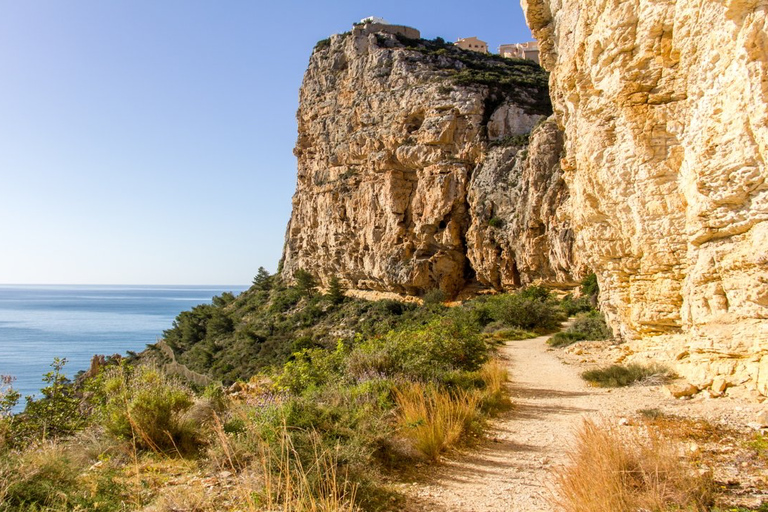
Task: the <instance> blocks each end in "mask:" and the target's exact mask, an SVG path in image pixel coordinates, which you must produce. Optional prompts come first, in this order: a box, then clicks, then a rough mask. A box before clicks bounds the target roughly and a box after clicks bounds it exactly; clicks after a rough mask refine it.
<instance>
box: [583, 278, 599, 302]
mask: <svg viewBox="0 0 768 512" xmlns="http://www.w3.org/2000/svg"><path fill="white" fill-rule="evenodd" d="M581 293H582V294H583V295H584V296H586V297H595V298H596V297H597V296H598V295H599V294H600V287H599V286H598V284H597V275H595V274H594V273H592V274H588V275H587V276H586V277H585V278H584V279H582V281H581Z"/></svg>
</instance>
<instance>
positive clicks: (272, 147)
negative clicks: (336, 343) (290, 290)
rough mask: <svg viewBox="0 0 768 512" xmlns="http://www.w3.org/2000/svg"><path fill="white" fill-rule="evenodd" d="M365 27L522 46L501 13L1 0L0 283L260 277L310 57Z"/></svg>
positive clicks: (411, 5)
mask: <svg viewBox="0 0 768 512" xmlns="http://www.w3.org/2000/svg"><path fill="white" fill-rule="evenodd" d="M367 16H379V17H383V18H385V19H386V20H387V21H389V22H390V23H395V24H401V25H408V26H412V27H415V28H417V29H419V30H420V31H421V34H422V37H425V38H428V39H432V38H435V37H437V36H440V37H443V38H444V39H446V40H447V41H455V40H456V39H457V38H459V37H469V36H478V37H480V38H481V39H483V40H485V41H487V42H488V43H489V48H491V49H492V50H493V51H496V49H497V47H498V45H500V44H504V43H513V42H521V41H528V40H530V37H531V36H530V31H529V30H528V28H527V27H526V26H525V21H524V18H523V14H522V11H521V9H520V6H519V3H517V2H516V0H510V1H507V2H497V3H487V4H477V3H470V2H466V1H464V2H458V1H452V0H441V1H419V2H413V1H398V0H392V1H389V2H369V1H361V0H354V1H352V0H345V1H335V2H317V1H314V2H300V1H291V0H282V1H276V2H262V1H257V0H225V1H216V0H205V1H203V0H110V1H104V0H68V1H66V2H62V1H61V0H23V1H22V0H0V77H2V78H0V284H211V285H213V284H227V285H240V284H248V283H250V281H251V279H252V278H253V276H254V275H255V274H256V271H257V269H258V268H259V267H260V266H263V267H265V268H266V269H267V270H269V271H275V269H276V267H277V263H278V260H279V259H280V255H281V252H282V247H283V242H284V235H285V228H286V226H287V223H288V219H289V217H290V210H291V196H292V195H293V191H294V188H295V185H296V159H295V157H294V156H293V153H292V151H293V146H294V144H295V141H296V115H295V113H296V109H297V108H298V91H299V87H300V85H301V79H302V76H303V74H304V70H305V69H306V66H307V63H308V60H309V56H310V54H311V52H312V48H313V47H314V45H315V43H316V42H317V41H318V40H320V39H324V38H326V37H328V36H329V35H331V34H333V33H338V32H344V31H346V30H349V29H350V28H351V25H352V23H353V22H355V21H358V20H360V19H362V18H364V17H367Z"/></svg>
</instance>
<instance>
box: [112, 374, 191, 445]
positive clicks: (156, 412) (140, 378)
mask: <svg viewBox="0 0 768 512" xmlns="http://www.w3.org/2000/svg"><path fill="white" fill-rule="evenodd" d="M102 392H103V405H102V410H101V412H102V424H103V425H104V427H105V428H106V429H107V431H108V432H109V433H110V434H112V435H113V436H115V437H116V438H118V439H127V440H131V441H133V442H134V443H135V444H136V446H137V447H138V448H142V449H149V450H155V451H169V450H173V451H178V452H181V453H189V452H191V451H194V450H195V449H196V448H197V443H198V434H199V430H198V429H199V427H200V426H199V425H194V424H192V423H191V422H190V421H188V420H187V419H186V418H185V417H184V413H185V412H186V411H187V410H189V409H190V408H191V407H192V405H193V403H194V402H193V395H192V393H191V391H190V390H189V389H187V388H186V387H184V386H182V385H181V384H179V383H178V382H177V381H174V380H172V379H169V378H168V377H167V376H166V375H165V374H163V373H162V372H161V371H160V370H159V369H157V368H155V367H151V366H139V367H138V368H129V367H126V366H124V365H123V366H120V367H117V368H113V369H110V370H108V371H107V373H106V374H105V375H104V376H103V388H102Z"/></svg>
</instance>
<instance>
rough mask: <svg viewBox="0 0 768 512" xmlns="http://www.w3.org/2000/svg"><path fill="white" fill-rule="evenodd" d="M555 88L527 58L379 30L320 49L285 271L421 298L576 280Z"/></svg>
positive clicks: (302, 112) (303, 129) (302, 137)
mask: <svg viewBox="0 0 768 512" xmlns="http://www.w3.org/2000/svg"><path fill="white" fill-rule="evenodd" d="M395 32H396V31H395ZM546 81H547V79H546V74H545V73H544V72H543V71H542V70H541V68H539V67H538V66H537V65H535V64H533V63H530V62H527V61H518V60H509V59H502V58H500V57H496V56H484V55H481V54H477V53H474V52H468V51H464V50H460V49H458V48H455V47H453V46H452V45H446V44H444V43H442V42H441V41H425V40H414V39H408V38H405V37H402V36H400V35H398V34H396V33H385V32H383V31H381V30H371V29H367V28H360V27H357V28H355V30H354V31H353V32H352V33H351V34H342V35H336V36H333V37H332V38H330V40H328V41H323V42H321V43H320V44H318V46H317V47H316V49H315V51H314V52H313V54H312V56H311V58H310V62H309V67H308V69H307V72H306V74H305V77H304V81H303V84H302V87H301V91H300V106H299V111H298V114H297V118H298V130H299V136H298V142H297V144H296V149H295V154H296V156H297V158H298V183H297V188H296V193H295V195H294V198H293V213H292V215H291V220H290V223H289V226H288V231H287V234H286V246H285V252H284V259H283V273H284V275H285V276H287V277H288V278H290V277H291V276H292V275H293V273H294V272H295V271H296V270H297V269H299V268H303V269H306V270H308V271H310V272H311V273H313V274H314V275H315V276H317V277H318V278H319V279H320V280H321V281H323V282H325V283H327V281H328V279H330V277H331V276H337V277H339V278H340V279H341V280H342V281H343V282H344V284H345V285H346V286H348V287H350V288H352V289H356V290H378V291H387V292H397V293H402V294H410V295H420V294H422V293H424V292H425V291H428V290H430V289H433V288H440V289H442V290H443V291H444V292H446V293H447V294H448V295H455V294H456V293H458V292H460V291H461V290H462V289H464V288H466V287H467V286H474V287H482V286H486V287H493V288H497V289H503V288H508V287H513V286H516V285H519V284H521V283H522V284H524V283H528V282H531V281H533V280H536V279H539V280H543V281H566V282H568V281H573V279H574V276H573V269H577V272H578V271H579V270H578V269H580V267H579V265H577V264H574V262H573V261H572V251H571V246H572V241H573V236H572V234H571V233H572V232H571V229H570V225H569V221H568V219H567V217H566V216H564V215H563V207H562V205H563V204H564V203H565V202H566V201H567V198H568V191H567V189H566V187H565V184H564V182H563V180H562V178H561V171H560V168H559V161H558V158H559V154H560V150H561V147H562V134H561V133H560V132H559V130H558V129H557V128H556V126H555V124H554V123H552V122H544V120H545V118H546V117H547V116H548V115H549V114H550V112H551V106H550V103H549V98H548V90H547V85H546ZM537 125H539V128H538V129H537V130H535V131H534V133H533V134H532V135H530V140H531V143H530V145H529V144H528V138H529V133H530V132H531V130H532V129H533V128H534V127H535V126H537ZM552 155H554V157H553V156H552Z"/></svg>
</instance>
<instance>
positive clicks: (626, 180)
mask: <svg viewBox="0 0 768 512" xmlns="http://www.w3.org/2000/svg"><path fill="white" fill-rule="evenodd" d="M521 3H522V5H523V10H524V12H525V14H526V17H527V19H528V23H529V25H530V27H531V28H532V30H533V32H534V35H535V37H536V38H537V39H538V40H539V43H540V51H541V54H540V57H541V61H542V63H543V65H544V67H545V68H547V69H548V70H550V71H551V78H550V87H551V92H552V99H553V105H554V109H555V114H556V117H557V120H558V123H559V124H560V126H562V127H564V130H565V138H566V143H565V157H564V158H563V160H562V166H563V170H564V177H565V182H566V183H567V186H568V189H569V190H570V196H571V198H570V200H571V211H572V212H573V216H572V223H573V226H572V227H573V229H574V231H575V233H576V247H577V249H576V250H577V251H578V252H579V253H582V254H584V255H585V257H586V258H587V263H588V264H589V266H590V267H592V268H593V269H595V271H596V272H597V273H598V278H599V282H600V286H601V290H602V294H601V301H602V303H603V304H602V305H603V308H604V310H605V311H606V312H607V313H608V314H609V317H610V320H611V322H612V324H613V327H614V330H615V331H618V332H620V333H621V334H622V335H623V337H624V338H625V339H629V340H637V341H635V342H634V343H635V344H636V345H637V348H638V350H639V351H640V352H641V353H645V354H646V355H652V356H653V357H665V358H667V359H668V360H673V361H675V364H676V366H677V369H678V371H679V372H680V373H682V374H683V375H685V376H686V377H687V378H688V380H689V381H690V382H691V383H693V384H694V385H696V386H697V387H699V388H705V387H708V386H709V385H710V384H711V382H712V380H713V378H714V377H715V376H716V375H720V376H722V377H724V378H725V379H726V381H727V385H731V384H744V383H746V384H748V385H749V386H751V387H755V388H757V389H758V390H759V391H760V392H761V393H763V394H768V183H767V182H766V178H768V171H767V170H766V165H765V162H766V155H767V154H768V1H766V0H723V1H720V2H709V1H703V0H696V1H690V0H662V1H658V0H627V1H623V2H604V1H598V0H521Z"/></svg>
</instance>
